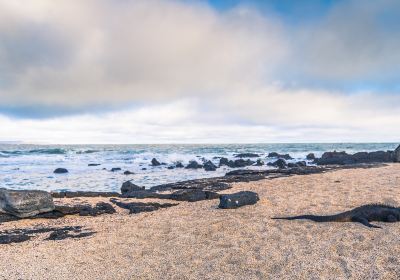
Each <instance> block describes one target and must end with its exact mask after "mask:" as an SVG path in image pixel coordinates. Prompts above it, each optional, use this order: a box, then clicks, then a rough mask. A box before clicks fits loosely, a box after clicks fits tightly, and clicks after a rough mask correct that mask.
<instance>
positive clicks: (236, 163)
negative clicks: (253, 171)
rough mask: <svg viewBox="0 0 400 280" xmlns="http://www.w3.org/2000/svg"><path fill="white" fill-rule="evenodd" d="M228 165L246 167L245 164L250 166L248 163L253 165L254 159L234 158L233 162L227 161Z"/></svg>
mask: <svg viewBox="0 0 400 280" xmlns="http://www.w3.org/2000/svg"><path fill="white" fill-rule="evenodd" d="M228 164H229V165H228V166H229V167H232V168H240V167H246V166H250V165H253V164H254V161H252V160H249V159H248V160H244V159H237V160H235V161H233V163H232V161H229V163H228Z"/></svg>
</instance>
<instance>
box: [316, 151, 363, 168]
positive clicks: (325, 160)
mask: <svg viewBox="0 0 400 280" xmlns="http://www.w3.org/2000/svg"><path fill="white" fill-rule="evenodd" d="M314 162H315V163H316V164H318V165H331V164H338V165H345V164H354V163H356V161H355V159H354V158H353V157H352V155H349V154H347V153H346V152H336V151H333V152H325V153H323V154H322V156H321V158H317V159H315V161H314Z"/></svg>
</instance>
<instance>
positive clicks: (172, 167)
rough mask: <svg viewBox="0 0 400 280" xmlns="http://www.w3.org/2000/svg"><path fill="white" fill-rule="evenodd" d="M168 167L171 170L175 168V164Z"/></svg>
mask: <svg viewBox="0 0 400 280" xmlns="http://www.w3.org/2000/svg"><path fill="white" fill-rule="evenodd" d="M167 169H170V170H172V169H175V166H168V167H167Z"/></svg>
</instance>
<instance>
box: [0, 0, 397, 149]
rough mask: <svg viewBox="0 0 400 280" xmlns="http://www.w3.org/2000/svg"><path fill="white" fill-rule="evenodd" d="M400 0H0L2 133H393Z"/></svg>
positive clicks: (244, 138) (24, 136)
mask: <svg viewBox="0 0 400 280" xmlns="http://www.w3.org/2000/svg"><path fill="white" fill-rule="evenodd" d="M399 81H400V1H398V0H374V1H365V0H354V1H352V0H349V1H346V0H336V1H334V0H302V1H290V0H263V1H261V0H260V1H256V0H254V1H251V0H248V1H239V0H226V1H224V0H209V1H206V0H204V1H201V0H199V1H196V0H187V1H185V0H85V1H82V0H57V1H54V0H13V1H9V0H0V129H1V130H0V131H1V132H0V141H23V142H31V143H234V142H236V143H239V142H242V143H243V142H248V143H255V142H359V141H361V142H373V141H377V142H381V141H385V142H389V141H400V129H399V128H400V82H399Z"/></svg>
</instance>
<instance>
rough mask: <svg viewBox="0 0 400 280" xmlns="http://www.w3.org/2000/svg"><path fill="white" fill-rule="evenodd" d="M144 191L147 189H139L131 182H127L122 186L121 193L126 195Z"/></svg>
mask: <svg viewBox="0 0 400 280" xmlns="http://www.w3.org/2000/svg"><path fill="white" fill-rule="evenodd" d="M144 189H145V188H144V187H139V186H137V185H135V184H134V183H132V182H131V181H126V182H124V183H123V184H122V186H121V193H122V194H125V193H129V192H134V191H143V190H144Z"/></svg>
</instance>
